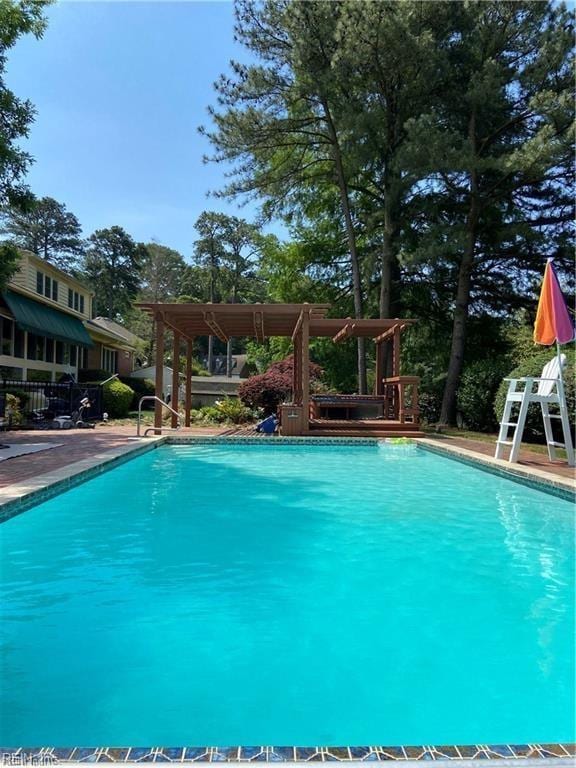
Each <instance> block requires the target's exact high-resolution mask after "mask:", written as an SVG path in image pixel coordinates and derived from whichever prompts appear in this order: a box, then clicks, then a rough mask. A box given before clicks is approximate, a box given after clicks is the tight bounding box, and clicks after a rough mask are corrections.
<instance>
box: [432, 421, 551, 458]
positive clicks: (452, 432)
mask: <svg viewBox="0 0 576 768" xmlns="http://www.w3.org/2000/svg"><path fill="white" fill-rule="evenodd" d="M424 432H426V433H427V434H429V435H430V436H434V437H461V438H462V439H464V440H478V441H479V442H481V443H492V444H493V445H495V443H496V438H497V434H496V433H489V432H473V431H472V430H469V429H455V428H451V427H445V428H443V429H442V432H435V431H434V430H433V429H431V428H429V427H424ZM522 446H523V447H524V448H525V449H526V450H528V451H532V453H539V454H541V455H543V456H547V455H548V448H547V447H546V446H545V445H541V444H539V443H526V442H523V443H522ZM556 456H557V458H558V459H565V458H566V451H564V449H562V448H557V449H556Z"/></svg>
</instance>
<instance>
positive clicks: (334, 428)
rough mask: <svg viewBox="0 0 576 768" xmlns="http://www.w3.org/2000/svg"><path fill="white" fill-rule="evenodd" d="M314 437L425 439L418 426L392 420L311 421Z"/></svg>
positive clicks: (311, 433) (311, 432)
mask: <svg viewBox="0 0 576 768" xmlns="http://www.w3.org/2000/svg"><path fill="white" fill-rule="evenodd" d="M309 429H310V431H309V434H310V435H312V436H313V437H314V436H316V437H423V435H424V433H423V432H422V431H421V430H420V426H419V425H418V424H413V423H411V422H407V423H406V422H405V423H402V422H400V421H393V420H392V419H347V420H341V419H311V420H310V426H309Z"/></svg>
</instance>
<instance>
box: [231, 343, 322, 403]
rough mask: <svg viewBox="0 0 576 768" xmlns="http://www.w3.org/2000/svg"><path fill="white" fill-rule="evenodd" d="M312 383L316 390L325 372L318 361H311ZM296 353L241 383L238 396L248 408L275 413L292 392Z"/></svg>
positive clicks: (312, 387)
mask: <svg viewBox="0 0 576 768" xmlns="http://www.w3.org/2000/svg"><path fill="white" fill-rule="evenodd" d="M309 370H310V384H311V389H312V390H314V388H315V385H320V378H321V376H322V374H323V373H324V372H323V370H322V368H321V367H320V366H319V365H317V364H316V363H313V362H310V369H309ZM293 373H294V355H288V357H285V358H284V360H278V361H277V362H275V363H272V364H271V365H270V367H269V368H268V370H267V371H266V372H265V373H261V374H259V375H257V376H251V377H250V378H249V379H246V380H245V381H244V382H242V384H241V385H240V388H239V389H238V397H239V398H240V400H241V401H242V402H243V403H244V405H246V406H248V408H262V409H263V410H264V413H265V414H266V415H268V414H270V413H275V412H276V411H277V410H278V406H279V405H280V403H282V402H284V401H285V400H286V398H287V397H289V395H290V393H291V392H292V377H293Z"/></svg>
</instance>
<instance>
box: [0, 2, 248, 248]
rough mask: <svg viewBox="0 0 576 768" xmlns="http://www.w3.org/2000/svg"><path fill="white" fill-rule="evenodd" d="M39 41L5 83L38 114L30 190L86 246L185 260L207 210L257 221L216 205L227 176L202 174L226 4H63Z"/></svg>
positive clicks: (230, 50)
mask: <svg viewBox="0 0 576 768" xmlns="http://www.w3.org/2000/svg"><path fill="white" fill-rule="evenodd" d="M48 18H49V26H48V29H47V31H46V33H45V35H44V37H43V39H42V40H40V41H37V40H35V39H34V38H33V37H27V38H22V39H21V40H19V42H18V43H17V45H16V46H15V47H14V49H12V51H11V52H10V54H9V60H8V67H7V81H8V85H9V87H11V88H12V89H13V90H14V91H15V93H16V94H17V95H18V96H19V97H21V98H24V97H25V98H29V99H30V100H31V101H32V102H33V103H34V104H35V106H36V108H37V117H36V121H35V123H34V124H33V126H32V128H31V131H30V136H29V138H28V140H26V141H25V142H24V146H25V148H26V150H27V151H28V152H30V154H32V155H33V156H34V158H35V160H36V162H35V163H34V165H33V166H32V168H31V170H30V172H29V174H28V183H29V185H30V187H31V188H32V191H33V192H34V193H35V194H36V195H38V196H44V195H49V196H51V197H54V198H56V199H57V200H59V201H61V202H63V203H65V204H66V206H67V207H68V209H69V210H71V211H72V212H73V213H75V214H76V216H78V218H79V219H80V222H81V224H82V226H83V229H84V234H85V235H89V234H90V233H91V232H93V231H94V230H95V229H99V228H103V227H109V226H112V225H114V224H118V225H120V226H123V227H124V228H125V229H126V230H127V231H128V232H129V233H130V234H131V235H132V236H133V237H134V238H135V239H137V240H142V241H148V240H151V239H152V238H154V239H157V240H158V241H159V242H161V243H163V244H165V245H168V246H170V247H172V248H176V249H177V250H179V251H180V252H181V253H183V254H184V255H185V256H186V257H188V256H189V255H190V254H191V250H192V243H193V241H194V239H195V233H194V229H193V224H194V222H195V220H196V218H197V217H198V215H199V214H200V213H201V212H202V211H203V210H205V209H206V208H209V209H212V210H221V211H225V212H228V213H235V214H237V215H240V216H244V217H245V218H248V219H251V218H253V217H254V215H255V209H254V207H253V206H251V207H244V208H240V207H239V204H238V203H235V202H230V203H229V202H226V201H222V200H218V199H214V198H212V199H208V198H207V197H206V193H207V192H208V191H209V190H214V189H217V188H219V187H221V186H222V184H223V181H224V169H223V168H221V167H220V166H217V165H215V164H209V165H205V164H203V163H202V155H203V154H204V153H206V152H209V150H210V147H209V144H208V142H207V141H206V140H205V139H203V138H202V137H201V136H200V135H199V134H198V131H197V128H198V125H200V124H202V123H204V124H205V123H206V122H207V121H208V115H207V107H208V105H209V104H214V103H215V97H214V91H213V88H212V84H213V82H214V80H215V79H216V78H217V77H218V75H219V74H221V73H223V72H226V71H228V67H229V60H230V59H231V58H237V59H238V58H239V59H241V60H242V59H244V60H245V59H246V53H245V52H244V51H243V50H242V49H241V48H240V47H239V46H238V45H237V44H235V43H234V40H233V22H234V19H233V7H232V4H231V3H228V2H210V3H207V2H174V3H173V2H118V1H116V0H114V1H113V2H61V3H58V4H57V5H55V6H52V7H51V8H50V9H49V11H48Z"/></svg>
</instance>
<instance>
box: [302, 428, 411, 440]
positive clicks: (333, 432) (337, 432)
mask: <svg viewBox="0 0 576 768" xmlns="http://www.w3.org/2000/svg"><path fill="white" fill-rule="evenodd" d="M308 436H309V437H375V438H379V439H380V440H382V439H383V438H385V437H425V435H424V432H420V431H418V430H394V431H392V430H373V429H311V430H310V432H308Z"/></svg>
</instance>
